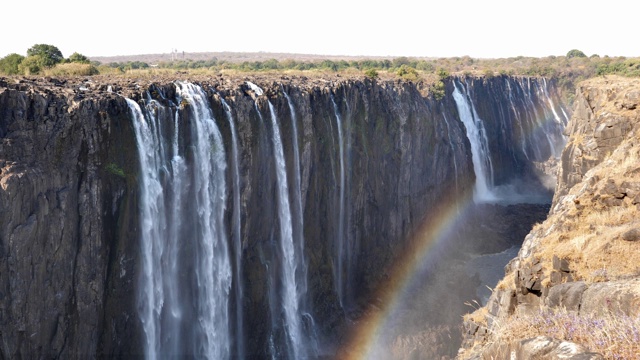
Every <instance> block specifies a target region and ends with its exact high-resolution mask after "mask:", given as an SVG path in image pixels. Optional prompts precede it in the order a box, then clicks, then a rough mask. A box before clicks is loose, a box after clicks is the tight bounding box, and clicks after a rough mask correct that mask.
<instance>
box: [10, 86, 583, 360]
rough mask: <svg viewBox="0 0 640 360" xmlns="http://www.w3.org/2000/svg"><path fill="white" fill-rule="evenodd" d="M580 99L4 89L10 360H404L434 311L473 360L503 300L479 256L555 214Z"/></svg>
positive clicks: (455, 92)
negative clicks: (486, 318) (467, 339)
mask: <svg viewBox="0 0 640 360" xmlns="http://www.w3.org/2000/svg"><path fill="white" fill-rule="evenodd" d="M562 99H563V97H561V96H560V93H559V90H558V87H557V85H556V83H555V82H554V80H551V79H544V78H535V77H515V76H513V77H510V76H494V77H491V78H482V77H450V78H447V79H445V96H444V97H442V98H436V97H435V96H433V94H432V93H430V92H429V88H428V87H427V86H423V85H421V84H419V83H418V84H416V83H413V82H407V81H400V80H398V81H382V80H380V81H376V80H372V79H368V78H362V79H351V78H341V77H335V78H330V79H314V78H303V77H294V76H281V77H277V78H269V77H261V76H259V75H256V76H253V77H247V78H226V77H202V78H194V79H189V81H187V80H184V79H180V80H177V79H159V80H131V79H118V80H116V79H113V78H109V77H94V78H86V79H82V78H81V79H75V80H68V79H67V80H61V79H55V78H20V79H13V78H3V79H0V139H2V142H1V143H0V169H1V172H0V187H1V190H0V200H1V202H0V299H1V300H2V301H0V354H1V356H0V357H2V358H20V357H26V358H30V357H33V356H40V355H41V356H43V357H53V358H87V357H89V358H95V357H106V358H131V357H134V358H147V359H155V358H170V357H174V356H186V357H193V358H213V359H222V358H272V359H302V358H322V357H326V358H334V357H335V358H349V357H351V356H354V357H359V356H365V357H367V358H376V357H379V358H385V357H387V355H388V354H387V353H385V351H388V350H386V349H389V348H390V347H389V344H390V343H393V342H394V341H395V344H396V345H394V346H392V347H391V348H392V351H396V350H397V351H400V352H403V351H404V354H410V353H411V351H414V350H411V349H409V350H406V349H404V350H403V349H402V346H403V345H402V343H403V341H404V344H408V343H411V342H412V341H414V340H411V341H409V340H407V339H408V337H407V336H410V335H407V334H414V333H416V332H419V331H422V330H424V329H420V328H418V327H419V326H418V325H417V324H414V323H411V321H412V320H411V319H413V322H416V323H417V322H422V320H423V318H424V319H425V323H424V324H423V323H421V324H420V326H425V327H427V328H430V329H440V330H434V331H435V332H436V333H437V332H440V333H441V334H448V336H450V337H451V339H449V340H442V339H439V340H437V341H436V342H438V344H437V345H433V348H434V351H435V353H437V354H438V355H442V356H449V357H453V356H455V355H456V352H457V348H458V347H459V346H460V344H461V343H462V338H461V336H462V332H461V330H460V329H458V327H460V325H461V324H462V320H461V315H462V314H464V313H465V312H466V311H468V310H469V309H468V308H467V309H466V310H465V305H464V302H465V301H471V300H473V299H477V300H478V301H481V299H480V298H478V297H476V291H477V288H478V287H483V286H484V285H485V284H484V283H483V282H482V280H480V278H481V277H480V276H478V275H475V274H472V273H473V269H471V270H470V272H471V273H468V272H467V270H468V269H465V268H464V266H463V265H464V263H466V262H467V261H469V259H471V258H477V257H478V256H481V255H483V254H494V253H500V252H502V251H505V250H507V249H509V248H511V247H513V246H516V247H519V246H520V245H521V243H522V240H523V239H524V237H525V235H526V234H527V233H528V232H529V231H530V230H531V227H532V226H533V224H534V223H536V222H541V221H542V220H544V218H545V216H546V213H547V212H548V210H549V204H550V203H551V199H552V197H553V190H554V187H555V178H554V173H553V170H552V169H553V168H554V166H555V165H556V163H557V162H558V160H559V159H560V155H561V153H562V149H563V147H564V145H565V142H566V138H565V136H564V135H563V132H564V130H565V127H566V126H567V123H568V121H569V118H570V114H571V111H570V110H569V109H568V108H567V106H566V105H565V104H564V102H563V100H562ZM523 204H524V205H523ZM489 219H490V220H491V224H489V225H488V224H487V221H489ZM496 234H499V235H500V236H497V235H496ZM503 265H504V264H503ZM492 271H495V270H492ZM414 283H415V284H414ZM418 283H419V284H418ZM493 285H495V284H493ZM493 285H491V286H493ZM418 295H420V296H418ZM400 303H403V304H402V305H399V304H400ZM483 305H484V304H483ZM416 312H419V313H420V315H417V313H416ZM429 322H430V323H429ZM425 336H426V335H425ZM396 339H400V340H396ZM405 340H406V341H405ZM443 341H444V342H446V344H442V342H443ZM398 344H400V345H398ZM411 346H413V345H411ZM362 354H365V355H362ZM390 356H396V357H402V356H404V355H398V354H397V353H393V354H391V355H390Z"/></svg>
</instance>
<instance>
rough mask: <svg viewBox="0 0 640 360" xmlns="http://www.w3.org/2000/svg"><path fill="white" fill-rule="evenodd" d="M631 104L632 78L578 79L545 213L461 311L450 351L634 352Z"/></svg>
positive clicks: (638, 89) (637, 188) (634, 137)
mask: <svg viewBox="0 0 640 360" xmlns="http://www.w3.org/2000/svg"><path fill="white" fill-rule="evenodd" d="M639 102H640V82H638V80H637V79H628V78H620V77H602V78H598V79H590V80H587V81H584V82H582V83H580V84H579V86H578V87H577V91H576V98H575V102H574V109H573V116H572V117H571V120H570V121H569V123H568V125H567V128H566V135H567V136H568V137H569V139H568V143H567V145H566V147H565V148H564V150H563V151H562V155H561V161H560V168H559V173H558V182H557V187H556V192H555V195H554V199H553V203H552V206H551V210H550V213H549V216H548V218H547V220H545V221H544V222H542V223H540V224H538V225H536V226H535V227H534V228H533V230H532V231H531V232H530V233H529V234H528V235H527V236H526V238H525V241H524V243H523V245H522V248H521V249H520V251H519V253H518V256H517V257H516V258H514V259H513V260H512V261H511V262H510V263H509V265H508V266H507V267H506V268H505V271H506V274H505V277H504V279H503V280H502V281H501V282H500V284H499V285H498V286H497V287H496V288H495V289H494V290H493V293H492V295H491V298H490V300H489V302H488V304H487V306H485V307H483V308H481V309H478V310H477V311H476V312H475V313H473V314H471V315H470V316H468V317H467V318H466V322H465V336H466V340H465V342H464V347H463V349H462V351H461V353H460V356H459V358H461V359H490V358H506V357H510V358H512V359H514V358H515V359H528V358H534V357H535V358H539V359H555V358H559V357H566V358H569V357H571V358H584V359H601V358H607V359H609V358H634V357H635V356H637V354H638V351H639V350H640V349H639V348H638V347H637V341H636V340H629V341H627V340H626V339H635V338H634V335H633V334H634V333H637V331H636V330H634V329H635V326H637V322H634V320H633V319H637V316H638V306H637V305H638V303H639V301H640V287H639V286H638V268H637V253H638V250H639V249H638V244H639V243H638V240H639V239H640V237H639V236H637V234H638V233H639V232H638V220H637V212H638V209H639V206H640V197H639V194H640V181H639V178H638V174H639V171H640V170H639V169H640V168H639V167H638V164H639V163H638V160H639V156H640V153H639V151H638V147H637V143H638V134H637V128H638V121H639V120H640V117H639V112H638V104H639ZM636 338H637V337H636Z"/></svg>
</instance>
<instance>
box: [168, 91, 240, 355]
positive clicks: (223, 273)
mask: <svg viewBox="0 0 640 360" xmlns="http://www.w3.org/2000/svg"><path fill="white" fill-rule="evenodd" d="M176 93H177V95H178V97H179V103H182V100H186V101H187V102H188V103H189V107H190V108H191V110H192V123H193V126H194V127H193V128H192V137H193V139H192V140H193V141H194V142H195V143H194V144H193V147H194V149H193V151H194V154H193V161H194V165H195V166H194V169H193V177H194V186H195V199H194V200H195V202H196V208H197V213H196V214H194V215H195V216H196V218H195V221H196V230H197V233H196V235H197V241H198V246H197V247H196V249H197V256H196V264H195V265H196V269H197V270H196V271H197V273H196V280H197V286H198V289H197V290H198V291H197V295H196V301H197V304H198V305H197V314H198V316H197V319H198V324H197V325H198V326H199V327H200V332H199V333H198V334H197V337H198V339H197V340H198V343H197V345H196V348H195V349H194V351H195V353H196V354H197V355H198V356H202V357H205V358H208V359H222V358H227V357H228V356H229V347H230V339H229V332H230V331H229V314H228V308H229V293H230V289H231V281H232V276H231V264H230V259H229V250H228V248H227V239H226V232H225V229H224V211H225V205H226V186H225V170H226V157H225V151H224V146H223V142H222V135H221V134H220V131H219V130H218V127H217V126H216V124H215V121H214V118H213V114H212V113H211V109H210V107H209V105H208V102H207V97H206V95H205V93H204V91H203V90H202V88H200V87H199V86H195V85H193V84H189V83H178V84H177V87H176ZM194 325H195V324H194Z"/></svg>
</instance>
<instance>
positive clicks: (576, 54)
mask: <svg viewBox="0 0 640 360" xmlns="http://www.w3.org/2000/svg"><path fill="white" fill-rule="evenodd" d="M567 57H568V58H574V57H579V58H586V57H587V55H585V54H584V53H583V52H582V51H580V50H577V49H573V50H569V52H568V53H567Z"/></svg>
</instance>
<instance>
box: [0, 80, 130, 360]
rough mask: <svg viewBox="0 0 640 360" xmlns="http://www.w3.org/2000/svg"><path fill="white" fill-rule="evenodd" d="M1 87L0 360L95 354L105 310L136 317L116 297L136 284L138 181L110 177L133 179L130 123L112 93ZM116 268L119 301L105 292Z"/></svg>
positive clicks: (125, 300) (124, 109)
mask: <svg viewBox="0 0 640 360" xmlns="http://www.w3.org/2000/svg"><path fill="white" fill-rule="evenodd" d="M0 87H1V89H0V118H1V120H0V124H1V125H0V137H1V138H2V143H1V144H0V154H2V155H1V156H0V169H1V173H0V178H1V180H0V183H1V187H2V191H0V203H1V204H2V205H0V219H1V220H0V224H1V226H0V244H1V245H0V269H2V270H1V273H2V275H1V276H0V298H1V301H0V322H1V324H2V325H1V326H0V328H1V329H2V330H1V331H0V338H1V339H0V343H1V344H2V345H1V348H2V354H3V357H6V358H12V357H14V356H16V355H17V354H23V355H24V356H31V355H33V354H47V355H53V356H61V357H65V356H67V355H69V354H96V353H98V351H99V349H98V345H99V344H100V337H101V336H102V335H103V331H111V329H107V327H106V326H105V325H106V324H105V312H106V309H107V304H108V303H110V302H111V301H117V300H124V302H123V304H121V305H119V307H121V308H122V309H126V312H124V313H122V314H119V315H118V316H120V317H129V316H130V317H133V316H135V315H134V312H133V309H132V308H131V307H130V306H129V307H128V306H127V303H128V304H129V305H131V302H130V299H129V298H128V297H126V296H125V297H124V299H123V298H120V299H118V297H119V296H122V295H123V293H127V292H130V291H131V290H132V287H133V285H134V284H133V281H132V280H133V279H132V277H131V275H130V274H133V273H134V271H133V268H134V266H133V263H132V262H131V261H130V260H131V259H135V254H136V246H135V241H133V240H134V239H135V236H136V235H135V234H136V231H135V229H136V228H137V226H138V225H137V215H136V214H137V208H136V205H135V203H134V202H133V200H132V198H131V192H132V189H133V188H135V186H134V181H133V180H134V179H133V178H124V177H121V176H118V175H114V174H113V173H112V172H110V171H109V164H115V163H118V164H127V165H128V166H127V167H125V168H124V171H126V172H127V173H129V174H132V173H134V172H135V169H136V165H135V161H134V160H133V159H128V155H127V154H128V153H131V152H135V151H136V144H135V141H134V138H133V137H132V135H133V134H132V132H131V131H132V130H131V119H130V116H129V115H128V113H127V109H126V107H125V106H123V105H124V104H123V103H122V101H121V100H120V99H119V98H118V97H117V96H115V95H107V94H95V93H94V94H91V95H89V96H84V97H82V98H81V97H80V96H75V95H74V93H73V91H70V92H69V93H68V92H66V89H65V90H63V91H59V90H58V91H52V90H51V89H47V88H40V87H38V86H33V85H27V84H17V85H15V86H11V87H7V84H6V83H4V82H3V83H2V86H0ZM116 248H119V249H120V251H121V252H122V255H123V254H124V253H127V255H126V257H119V258H116V257H115V253H116V252H115V251H114V249H116ZM123 256H124V255H123ZM115 264H122V268H121V269H120V271H122V272H123V275H125V274H126V276H121V277H120V279H121V280H122V281H120V282H118V287H119V289H120V291H122V292H123V293H117V292H116V293H114V292H112V289H110V287H111V284H110V281H111V280H113V275H111V276H110V271H112V269H113V267H114V265H115ZM113 330H115V329H113ZM113 336H115V334H114V335H113Z"/></svg>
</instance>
